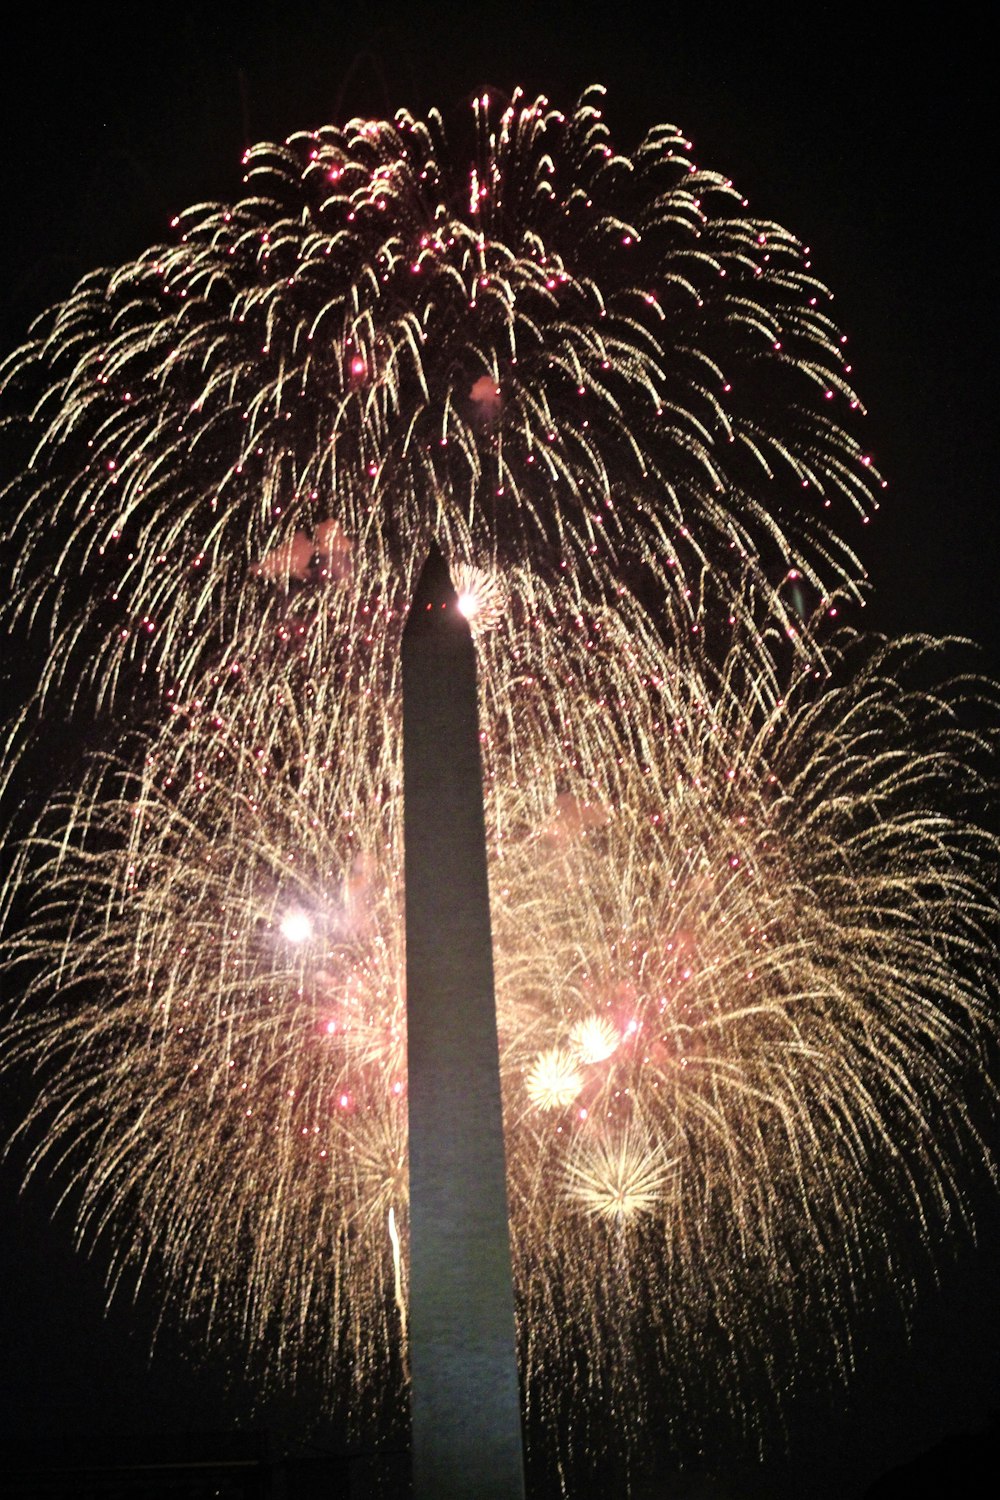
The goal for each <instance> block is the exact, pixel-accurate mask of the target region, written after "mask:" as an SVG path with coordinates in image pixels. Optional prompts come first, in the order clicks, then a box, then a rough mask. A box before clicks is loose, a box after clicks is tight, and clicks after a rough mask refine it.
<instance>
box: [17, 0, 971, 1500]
mask: <svg viewBox="0 0 1000 1500" xmlns="http://www.w3.org/2000/svg"><path fill="white" fill-rule="evenodd" d="M639 10H640V7H632V6H631V5H629V4H627V3H626V4H623V5H617V6H615V5H609V6H607V7H604V8H603V9H602V10H600V11H598V10H597V9H595V8H589V7H584V6H573V5H555V4H544V3H543V4H539V5H525V4H520V3H509V4H505V5H496V6H482V5H480V6H470V7H461V8H459V7H456V8H455V9H454V10H452V9H451V8H449V7H448V6H446V5H444V4H441V5H436V6H433V7H422V6H421V5H420V4H414V5H413V6H411V7H410V8H409V9H407V10H405V11H404V10H403V9H402V8H397V7H390V6H383V5H379V4H369V5H362V4H342V5H324V4H322V3H314V4H311V5H303V4H300V3H297V0H294V3H286V4H284V5H282V6H279V5H276V4H271V5H269V6H263V5H257V4H249V5H243V6H237V5H228V4H215V5H212V6H205V7H199V6H195V5H191V4H177V5H174V6H172V7H170V6H162V7H156V8H150V7H138V6H125V5H120V6H118V5H100V4H98V5H96V6H92V7H85V6H81V7H78V8H77V9H76V11H75V12H69V13H68V14H67V13H66V12H64V11H62V10H60V12H59V13H58V18H57V16H56V13H55V12H54V11H53V10H50V9H49V8H48V7H47V6H46V5H40V6H36V7H34V8H33V9H32V8H25V10H24V14H23V16H22V19H21V29H20V34H19V35H18V36H17V37H16V38H15V37H13V36H12V35H11V34H8V36H7V38H6V42H7V45H6V50H5V55H4V60H3V63H2V64H0V72H2V78H3V88H2V90H0V114H2V116H3V134H2V137H0V138H2V139H3V140H4V141H5V142H6V149H5V151H4V154H3V159H2V164H0V177H2V181H3V188H4V192H3V198H2V200H0V201H2V202H3V205H4V229H3V234H2V237H0V262H2V265H0V271H2V277H0V286H3V288H4V296H3V298H2V302H0V324H2V345H3V348H4V349H5V350H6V349H7V348H9V347H10V346H12V345H13V344H14V343H16V342H17V341H18V339H19V338H20V337H21V335H22V334H23V332H24V331H25V328H26V326H27V323H28V321H29V319H30V318H31V317H32V316H33V315H34V314H35V313H36V312H38V311H40V310H41V309H42V307H43V306H45V305H46V304H47V303H48V302H49V301H51V300H55V299H56V298H58V297H59V296H61V295H63V294H65V293H66V292H68V291H69V289H70V288H71V286H72V284H73V282H74V281H75V280H76V279H77V277H78V276H79V275H81V274H82V273H83V272H85V271H86V270H88V269H89V268H90V267H91V266H93V265H96V264H101V263H113V262H117V261H121V260H123V259H125V258H127V257H129V256H131V255H133V254H135V253H137V252H138V251H140V250H141V249H142V248H143V247H144V246H145V245H146V244H148V243H150V242H151V241H154V240H156V239H160V238H163V237H165V235H166V234H167V225H168V222H169V219H170V217H171V215H172V214H173V213H174V212H176V211H177V210H178V209H180V208H181V207H183V206H184V205H186V204H188V203H190V202H194V201H197V200H200V199H204V198H210V197H225V196H229V195H232V194H234V193H236V192H237V191H238V189H239V182H240V170H239V158H240V154H241V152H242V149H243V148H244V146H245V145H246V144H248V142H249V141H251V140H256V139H260V138H264V137H270V138H281V137H282V136H283V135H285V134H287V133H288V132H290V131H291V130H294V129H296V128H298V127H301V126H309V125H315V124H319V123H321V122H322V121H324V120H326V119H329V118H334V117H344V116H346V115H348V114H354V113H363V112H371V113H377V114H383V113H385V112H386V111H387V110H390V111H391V109H393V108H395V107H396V106H397V105H399V104H407V105H409V106H410V107H411V108H414V109H417V110H420V109H423V108H426V107H427V106H429V105H430V104H432V103H438V104H441V105H443V106H454V105H456V104H459V103H461V101H462V100H463V99H465V98H466V97H467V96H470V95H471V93H472V92H473V91H474V90H476V89H477V88H480V87H481V86H482V85H483V84H490V85H495V86H497V87H499V88H501V89H504V90H509V89H510V88H511V87H512V86H513V85H514V84H515V83H518V82H520V83H522V84H523V85H524V86H525V87H526V88H527V89H528V90H529V91H530V90H536V89H537V90H540V91H544V92H545V93H547V94H548V95H549V97H550V98H552V99H553V100H555V101H557V102H560V103H563V104H564V105H567V104H569V103H570V102H571V101H572V99H573V97H574V96H575V93H576V92H577V91H578V90H579V88H581V87H582V86H584V85H586V84H587V83H590V82H592V81H595V80H598V81H602V82H604V83H606V84H607V85H608V87H609V90H610V94H609V100H608V108H607V115H608V118H609V121H610V123H611V126H612V130H613V131H615V132H616V133H618V134H620V135H621V137H622V138H623V139H624V140H625V142H626V143H628V142H630V141H633V140H635V139H636V138H637V137H638V134H639V133H640V131H641V130H642V128H644V127H645V126H646V125H649V124H652V123H653V122H655V121H657V120H661V119H670V120H673V121H675V122H676V123H678V124H679V125H680V126H681V127H682V128H683V129H684V130H685V131H686V132H687V133H688V135H689V136H690V137H691V138H692V140H693V141H694V142H695V148H696V153H697V160H698V161H699V162H704V163H705V164H707V165H709V166H712V167H717V168H719V169H721V170H724V171H725V172H726V173H727V174H729V175H731V176H732V177H733V178H734V180H735V182H736V184H737V185H738V186H739V187H740V188H741V189H742V190H743V192H744V193H745V194H746V195H747V196H748V197H749V199H750V205H751V210H752V211H754V212H756V213H759V214H761V215H762V216H765V217H773V218H775V219H778V220H780V221H781V222H783V223H785V224H787V225H788V226H789V227H790V228H791V229H793V230H794V231H795V232H796V233H798V234H799V235H800V236H801V237H802V238H803V239H804V240H805V241H806V242H807V243H809V244H810V245H811V246H812V247H813V251H814V256H813V263H814V266H815V268H816V269H817V271H818V273H819V275H820V276H821V277H822V278H823V279H824V280H826V281H827V282H828V284H830V285H831V286H832V287H833V288H834V290H835V291H836V293H837V303H836V308H835V315H836V316H837V318H838V320H839V322H840V324H841V326H842V327H843V328H844V329H845V330H846V331H847V333H848V334H849V335H850V337H851V347H852V350H853V356H854V358H853V364H854V378H855V379H856V382H857V385H858V388H859V390H860V392H861V394H862V396H863V398H864V399H865V401H866V403H867V405H868V407H869V410H870V412H871V416H870V417H869V418H868V434H869V438H868V441H869V446H870V449H871V451H872V452H873V453H874V454H875V456H876V459H877V462H878V463H879V465H880V467H881V468H882V469H883V471H884V472H885V474H886V475H887V476H888V478H889V480H890V489H889V490H888V492H887V495H886V498H885V502H884V504H883V507H882V510H881V512H880V515H879V516H878V518H877V519H876V520H875V521H874V522H873V523H872V524H871V525H870V526H868V527H867V528H865V533H864V534H863V535H861V534H860V528H859V529H858V530H859V535H858V537H857V545H858V546H859V547H860V548H861V549H862V555H863V557H864V560H865V561H866V562H867V563H868V565H869V568H870V571H871V575H872V582H873V585H874V591H875V597H874V601H873V603H872V604H871V606H870V608H869V610H868V611H867V614H868V616H869V618H868V621H867V623H868V624H870V625H871V626H873V627H875V628H881V629H884V630H887V631H890V632H893V633H898V632H900V631H904V630H911V629H912V630H928V631H931V632H935V633H957V634H963V635H969V636H971V637H973V638H975V639H977V640H978V641H979V642H981V643H982V645H983V647H984V648H985V651H984V655H983V658H982V660H983V663H984V664H985V665H986V667H987V668H988V669H989V670H992V671H993V672H994V673H995V674H996V675H1000V646H998V643H997V640H996V631H995V621H996V602H995V592H994V587H995V585H994V574H995V568H996V564H995V551H996V541H997V523H996V519H995V514H996V513H995V509H994V495H995V479H996V473H997V465H996V462H995V454H994V451H993V444H994V441H995V437H994V435H995V431H996V421H995V413H994V403H995V394H994V372H993V368H992V365H993V360H992V355H993V345H994V337H995V327H996V311H995V297H994V293H995V289H996V285H997V275H996V253H997V237H996V236H997V226H996V222H995V215H994V212H993V203H994V199H995V188H994V176H995V168H994V162H993V159H992V156H991V155H990V154H989V148H988V136H990V135H991V134H992V131H991V129H990V127H991V126H992V124H993V121H992V118H991V113H990V111H989V109H988V101H989V100H991V99H992V97H993V95H994V93H995V83H994V79H993V77H992V75H991V74H990V73H989V71H988V69H989V67H990V62H989V61H988V59H991V58H992V56H993V48H992V45H988V43H987V38H986V35H985V30H984V29H983V27H984V23H980V22H979V21H978V20H976V21H975V22H971V23H969V24H967V25H966V28H965V29H964V30H963V29H959V27H958V26H957V24H956V23H957V19H958V17H960V16H962V15H963V14H964V16H965V17H966V18H968V17H971V16H972V14H973V11H972V9H971V8H966V7H962V8H958V9H957V10H951V11H939V10H938V9H937V8H925V9H921V10H919V11H917V10H913V11H911V12H910V13H909V14H908V16H907V18H906V22H905V25H904V24H898V23H897V24H896V25H894V26H890V25H889V23H888V21H887V20H884V19H882V7H880V6H872V5H858V6H852V5H849V4H848V5H841V6H829V5H823V4H815V3H814V4H813V5H811V6H805V5H802V6H797V7H783V6H769V7H755V6H740V7H736V6H733V7H731V8H730V7H727V6H724V5H721V4H718V3H706V4H702V5H700V6H698V5H694V4H690V5H688V6H687V7H685V9H684V10H682V9H681V8H680V7H678V6H676V5H674V4H672V3H663V4H661V5H659V6H657V7H654V14H655V15H656V16H657V17H658V19H657V20H656V22H655V24H651V23H648V22H645V23H644V22H642V21H640V19H639ZM783 12H784V14H783ZM7 1114H8V1110H7V1109H6V1108H4V1106H3V1103H2V1102H0V1131H2V1132H3V1133H4V1134H5V1133H6V1131H7V1128H8V1126H9V1125H10V1123H12V1122H11V1121H10V1120H9V1119H7V1118H4V1116H6V1115H7ZM17 1181H18V1171H17V1169H16V1164H15V1166H14V1167H12V1166H11V1165H9V1164H8V1165H7V1166H6V1167H5V1168H4V1170H3V1174H2V1178H0V1438H3V1437H14V1436H19V1435H25V1436H27V1437H29V1438H32V1439H36V1438H37V1439H39V1440H41V1439H42V1437H43V1435H44V1434H47V1433H49V1432H52V1433H57V1434H58V1433H64V1432H66V1433H68V1432H80V1431H87V1430H88V1429H94V1430H101V1431H104V1432H108V1433H114V1432H129V1431H132V1432H139V1431H180V1430H184V1429H185V1428H192V1429H197V1428H225V1427H227V1426H231V1425H233V1424H234V1423H235V1422H237V1421H243V1422H246V1421H247V1420H249V1418H248V1416H247V1406H246V1399H245V1395H244V1393H243V1391H242V1387H241V1385H240V1382H239V1379H238V1378H237V1377H234V1378H233V1381H232V1388H231V1389H230V1390H229V1392H228V1394H226V1392H225V1390H224V1387H225V1386H226V1384H227V1382H226V1380H225V1378H224V1377H223V1375H222V1373H221V1372H222V1371H223V1370H224V1369H225V1368H226V1365H227V1357H226V1353H225V1351H221V1350H220V1351H219V1352H218V1355H217V1357H216V1358H215V1359H214V1360H213V1361H211V1362H210V1363H209V1364H208V1365H207V1366H204V1367H196V1366H189V1365H187V1364H185V1363H184V1361H183V1359H182V1357H181V1353H180V1349H181V1345H182V1340H180V1339H174V1338H173V1337H172V1335H166V1336H165V1340H164V1345H163V1348H162V1351H161V1352H160V1353H158V1354H157V1355H156V1356H155V1357H154V1359H153V1361H152V1364H150V1363H149V1361H148V1357H147V1349H148V1342H149V1330H150V1327H151V1324H152V1322H153V1320H154V1317H155V1305H154V1301H153V1299H152V1298H147V1299H145V1300H143V1301H141V1303H140V1306H139V1309H138V1311H137V1312H136V1313H132V1311H131V1310H130V1307H129V1305H128V1303H127V1299H123V1300H122V1302H121V1304H120V1305H117V1304H116V1305H115V1307H114V1308H113V1309H112V1312H111V1314H110V1316H109V1317H108V1318H107V1319H105V1318H104V1317H103V1314H102V1311H101V1309H102V1307H103V1301H104V1294H103V1289H102V1275H101V1266H100V1263H99V1255H98V1257H97V1258H96V1259H95V1261H94V1262H92V1263H88V1262H86V1261H85V1260H84V1259H83V1257H82V1256H79V1255H77V1254H76V1253H75V1252H74V1251H73V1250H72V1248H71V1243H70V1242H71V1226H70V1224H69V1222H68V1221H67V1220H65V1219H62V1220H60V1219H57V1220H56V1222H55V1224H54V1225H50V1224H49V1222H48V1214H49V1211H50V1209H51V1195H50V1194H48V1193H47V1192H46V1190H45V1189H44V1187H39V1188H31V1189H29V1191H28V1192H27V1193H26V1194H25V1195H24V1196H23V1197H22V1198H18V1197H17V1193H16V1185H17ZM980 1196H981V1197H982V1199H983V1210H982V1212H983V1225H984V1227H983V1233H982V1239H981V1243H980V1245H979V1247H978V1248H977V1249H973V1248H972V1247H971V1246H969V1245H968V1244H967V1243H966V1241H964V1240H960V1239H956V1240H955V1241H954V1244H953V1246H951V1248H945V1249H944V1251H943V1254H942V1265H943V1271H942V1278H941V1280H942V1286H941V1289H940V1291H939V1292H935V1290H934V1288H933V1286H931V1285H930V1284H929V1283H928V1285H927V1288H926V1296H925V1298H924V1300H923V1302H922V1303H921V1305H920V1308H919V1310H918V1312H917V1315H916V1319H915V1326H914V1333H913V1340H912V1343H911V1345H910V1346H909V1347H906V1346H905V1345H904V1342H903V1339H902V1336H901V1334H900V1333H899V1330H898V1327H897V1326H896V1325H895V1324H894V1322H893V1320H892V1318H891V1317H889V1316H888V1315H886V1317H885V1319H884V1320H882V1319H876V1320H875V1321H874V1323H873V1325H872V1327H871V1329H870V1336H868V1337H867V1338H862V1339H861V1341H860V1343H861V1346H862V1347H861V1349H860V1353H859V1373H858V1378H857V1381H856V1384H855V1386H854V1387H853V1389H852V1391H851V1392H849V1393H844V1392H835V1393H834V1394H833V1395H832V1396H829V1397H824V1396H822V1395H820V1396H817V1397H816V1398H815V1399H811V1400H807V1401H805V1402H804V1403H803V1409H801V1410H799V1409H794V1410H793V1411H792V1413H791V1416H790V1429H789V1456H788V1457H787V1458H783V1457H781V1456H779V1457H778V1458H776V1459H773V1460H772V1461H771V1466H770V1468H768V1469H767V1470H764V1471H757V1474H756V1478H755V1475H754V1472H753V1471H747V1472H744V1471H743V1470H742V1469H740V1470H738V1471H737V1470H735V1469H734V1470H732V1472H731V1474H730V1477H729V1480H728V1481H727V1484H726V1485H725V1486H724V1487H722V1486H720V1487H718V1488H717V1489H712V1490H711V1491H708V1490H706V1493H712V1494H719V1495H722V1494H729V1493H733V1494H735V1493H740V1494H743V1495H747V1494H756V1493H758V1492H759V1493H766V1494H768V1495H770V1496H773V1497H775V1500H777V1497H780V1496H783V1495H787V1496H789V1497H791V1496H805V1495H809V1496H817V1497H822V1496H828V1497H830V1500H838V1497H843V1500H849V1497H851V1496H860V1495H862V1494H863V1493H864V1489H865V1486H866V1485H867V1484H869V1483H870V1482H871V1481H872V1480H873V1479H874V1478H875V1477H876V1476H877V1475H878V1474H879V1473H880V1472H881V1471H883V1470H885V1469H888V1468H889V1467H891V1466H892V1465H893V1464H895V1463H900V1462H902V1461H903V1460H904V1459H906V1458H909V1457H913V1456H914V1455H916V1454H918V1453H920V1452H921V1451H923V1450H925V1449H928V1448H930V1447H931V1446H932V1445H933V1444H934V1443H935V1442H937V1441H938V1440H939V1439H940V1438H941V1437H942V1436H944V1435H946V1434H948V1433H959V1432H963V1431H968V1432H975V1431H976V1430H979V1429H983V1428H984V1427H985V1426H986V1425H987V1422H988V1419H989V1417H990V1414H991V1413H992V1412H995V1411H997V1410H1000V1348H998V1333H1000V1290H998V1288H997V1285H996V1280H995V1276H994V1274H993V1268H994V1267H995V1266H996V1265H997V1264H1000V1256H998V1251H1000V1213H998V1212H997V1211H996V1209H995V1206H993V1205H992V1200H990V1198H989V1196H988V1195H987V1194H986V1193H982V1194H980ZM949 1245H951V1242H949ZM866 1344H867V1345H868V1346H869V1347H868V1348H865V1347H864V1346H865V1345H866ZM264 1419H268V1420H270V1419H271V1418H268V1416H267V1414H266V1413H265V1414H263V1416H262V1418H261V1420H264ZM5 1428H6V1429H7V1430H6V1431H4V1429H5ZM959 1446H960V1447H961V1445H959ZM956 1461H957V1460H956ZM721 1466H722V1467H723V1469H724V1468H725V1464H724V1462H723V1464H722V1465H721ZM762 1476H764V1477H762ZM956 1477H958V1476H956ZM757 1483H762V1484H763V1485H764V1488H763V1489H761V1490H760V1491H758V1490H757V1489H755V1488H754V1485H755V1484H757ZM730 1485H731V1486H732V1488H731V1489H730V1487H729V1486H730ZM959 1488H960V1490H961V1485H960V1486H959Z"/></svg>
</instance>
